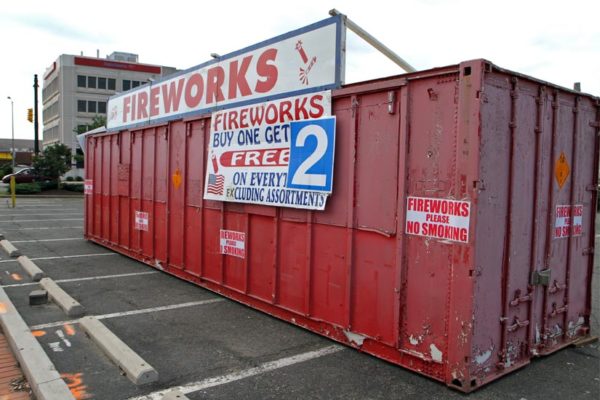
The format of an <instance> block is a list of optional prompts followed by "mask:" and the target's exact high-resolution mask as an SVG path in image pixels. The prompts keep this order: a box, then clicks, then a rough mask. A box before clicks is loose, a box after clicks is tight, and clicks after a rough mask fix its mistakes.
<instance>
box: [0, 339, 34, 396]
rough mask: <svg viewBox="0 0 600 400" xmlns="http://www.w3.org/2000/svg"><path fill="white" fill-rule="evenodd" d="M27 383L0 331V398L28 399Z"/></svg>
mask: <svg viewBox="0 0 600 400" xmlns="http://www.w3.org/2000/svg"><path fill="white" fill-rule="evenodd" d="M30 398H31V395H30V390H29V384H28V383H27V381H26V380H25V377H24V376H23V371H21V368H19V365H18V363H17V360H16V359H15V357H14V356H13V354H12V352H11V350H10V347H9V345H8V342H7V341H6V337H5V336H4V334H3V333H2V332H1V331H0V399H1V400H26V399H30Z"/></svg>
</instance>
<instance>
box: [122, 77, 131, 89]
mask: <svg viewBox="0 0 600 400" xmlns="http://www.w3.org/2000/svg"><path fill="white" fill-rule="evenodd" d="M129 89H131V81H130V80H129V79H123V91H126V90H129Z"/></svg>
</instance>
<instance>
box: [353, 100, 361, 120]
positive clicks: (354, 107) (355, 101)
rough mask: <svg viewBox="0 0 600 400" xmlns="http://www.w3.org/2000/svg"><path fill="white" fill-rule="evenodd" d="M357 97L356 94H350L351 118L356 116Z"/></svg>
mask: <svg viewBox="0 0 600 400" xmlns="http://www.w3.org/2000/svg"><path fill="white" fill-rule="evenodd" d="M359 104H360V103H359V102H358V98H357V97H356V96H352V118H354V117H356V109H357V108H358V105H359Z"/></svg>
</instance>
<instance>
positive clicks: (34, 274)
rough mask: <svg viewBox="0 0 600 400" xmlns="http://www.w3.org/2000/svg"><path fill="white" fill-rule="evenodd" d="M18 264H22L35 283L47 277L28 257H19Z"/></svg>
mask: <svg viewBox="0 0 600 400" xmlns="http://www.w3.org/2000/svg"><path fill="white" fill-rule="evenodd" d="M17 262H18V263H19V264H21V267H22V268H23V269H24V270H25V271H26V272H27V273H28V274H29V276H30V277H31V280H33V281H34V282H39V281H40V279H42V278H43V277H45V276H46V274H45V273H44V271H42V270H41V269H40V268H39V267H38V266H37V265H35V263H34V262H33V261H31V260H30V259H29V257H27V256H19V257H17Z"/></svg>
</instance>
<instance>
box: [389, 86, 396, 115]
mask: <svg viewBox="0 0 600 400" xmlns="http://www.w3.org/2000/svg"><path fill="white" fill-rule="evenodd" d="M387 105H388V114H395V113H396V92H395V91H393V90H390V91H389V92H388V102H387Z"/></svg>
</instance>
